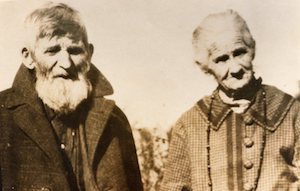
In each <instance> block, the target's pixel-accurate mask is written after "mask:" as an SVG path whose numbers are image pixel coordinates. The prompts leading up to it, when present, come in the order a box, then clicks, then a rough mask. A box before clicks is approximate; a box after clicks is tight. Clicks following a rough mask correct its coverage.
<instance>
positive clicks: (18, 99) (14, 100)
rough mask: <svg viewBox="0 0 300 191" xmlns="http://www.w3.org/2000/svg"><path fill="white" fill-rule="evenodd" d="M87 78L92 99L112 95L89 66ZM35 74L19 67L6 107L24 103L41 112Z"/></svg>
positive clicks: (94, 68) (99, 74)
mask: <svg viewBox="0 0 300 191" xmlns="http://www.w3.org/2000/svg"><path fill="white" fill-rule="evenodd" d="M87 75H88V78H89V79H90V82H91V84H92V86H93V92H92V95H91V98H93V97H95V98H96V97H103V96H106V95H111V94H113V88H112V86H111V85H110V83H109V82H108V80H107V79H106V78H105V77H104V76H103V74H102V73H101V72H100V71H99V70H98V69H97V68H96V67H95V66H94V65H93V64H91V69H90V71H89V72H88V74H87ZM35 81H36V78H35V73H34V71H33V70H28V69H27V68H26V67H25V66H24V65H23V64H22V65H21V66H20V68H19V70H18V72H17V74H16V77H15V80H14V82H13V86H12V91H13V92H14V93H13V94H12V96H11V97H8V98H7V100H6V104H5V105H6V107H7V108H12V107H17V106H19V105H23V104H25V103H27V104H29V105H31V106H32V107H33V108H34V109H35V110H36V111H38V112H41V111H43V108H42V107H43V106H42V104H41V103H42V102H41V100H40V99H39V98H38V95H37V92H36V90H35Z"/></svg>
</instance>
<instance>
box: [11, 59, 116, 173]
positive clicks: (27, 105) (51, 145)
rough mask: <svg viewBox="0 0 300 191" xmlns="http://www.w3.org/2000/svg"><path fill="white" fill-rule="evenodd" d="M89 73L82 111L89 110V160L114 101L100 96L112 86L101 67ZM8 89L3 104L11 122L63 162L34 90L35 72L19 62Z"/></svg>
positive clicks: (107, 92)
mask: <svg viewBox="0 0 300 191" xmlns="http://www.w3.org/2000/svg"><path fill="white" fill-rule="evenodd" d="M88 75H89V77H90V80H91V83H92V85H93V93H92V95H91V98H90V99H89V100H90V103H91V104H90V105H89V107H88V108H86V111H82V113H84V112H88V113H89V114H88V117H87V119H86V122H85V123H86V125H85V126H86V128H87V131H88V133H87V145H88V146H89V152H88V153H89V156H92V157H90V160H93V156H94V154H95V150H96V146H97V144H95V143H98V140H99V138H100V136H101V134H102V131H103V129H104V126H105V124H106V121H107V119H108V117H109V114H110V112H111V111H112V110H113V108H114V102H113V101H110V100H109V101H106V99H104V98H103V96H104V95H109V94H112V92H113V90H112V87H111V85H110V84H109V82H108V81H107V80H106V79H105V77H104V76H103V75H102V74H101V73H100V71H99V70H97V69H96V67H95V66H93V65H92V66H91V70H90V71H89V74H88ZM11 91H13V92H12V93H10V96H7V98H6V102H5V104H6V106H5V107H6V108H8V109H10V110H12V111H13V120H14V122H15V123H16V124H17V125H18V127H20V128H21V129H22V130H23V131H24V132H25V133H26V134H27V135H28V136H29V137H30V138H31V139H32V140H34V141H35V142H36V143H37V145H39V146H40V147H41V148H42V150H43V151H44V152H45V153H46V155H47V156H48V157H49V158H51V159H53V161H55V163H56V164H57V165H58V166H61V168H62V166H63V164H62V160H61V156H60V152H59V150H58V149H59V148H58V147H57V142H56V138H55V134H54V132H53V128H52V127H51V123H49V119H48V118H47V117H46V115H45V114H46V113H45V110H44V109H45V108H44V107H43V104H42V101H41V100H40V99H39V98H38V96H37V93H36V91H35V77H34V73H33V72H32V71H30V70H28V69H27V68H26V67H25V66H23V65H22V66H21V67H20V69H19V71H18V73H17V75H16V77H15V80H14V83H13V87H12V89H11ZM94 98H95V99H94ZM95 124H97V125H95ZM62 169H63V168H62Z"/></svg>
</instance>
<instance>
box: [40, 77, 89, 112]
mask: <svg viewBox="0 0 300 191" xmlns="http://www.w3.org/2000/svg"><path fill="white" fill-rule="evenodd" d="M37 73H38V72H37ZM35 88H36V91H37V93H38V96H39V97H40V98H41V99H42V101H43V103H44V104H46V105H47V106H49V107H50V108H51V109H53V110H54V111H55V112H57V113H58V114H69V113H71V112H73V111H75V109H76V108H77V106H78V105H79V104H80V103H81V102H82V101H83V100H85V99H87V98H88V96H89V94H90V92H91V91H92V85H91V83H90V81H89V80H88V79H87V78H86V77H85V76H84V75H83V74H81V73H79V74H78V80H71V79H64V78H53V79H52V78H51V79H48V78H47V77H45V76H43V75H38V74H37V81H36V87H35Z"/></svg>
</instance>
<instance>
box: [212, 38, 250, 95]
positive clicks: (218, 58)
mask: <svg viewBox="0 0 300 191" xmlns="http://www.w3.org/2000/svg"><path fill="white" fill-rule="evenodd" d="M253 51H254V50H253V49H250V48H249V47H247V46H246V45H245V43H244V42H243V41H242V40H241V39H239V38H225V39H222V40H220V41H219V43H214V47H213V48H212V49H211V52H210V53H211V55H210V57H209V64H208V68H209V72H210V73H212V74H213V75H214V76H215V78H216V80H217V81H218V83H219V84H220V85H221V86H223V87H224V88H225V89H228V90H238V89H240V88H243V87H244V86H245V85H247V84H248V83H249V82H250V80H251V79H252V77H253V68H252V59H253Z"/></svg>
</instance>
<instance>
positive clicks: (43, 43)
mask: <svg viewBox="0 0 300 191" xmlns="http://www.w3.org/2000/svg"><path fill="white" fill-rule="evenodd" d="M36 43H37V46H39V47H48V46H55V45H57V44H62V45H66V46H68V45H74V46H75V45H76V46H82V45H83V44H84V43H83V41H82V38H79V36H78V35H75V36H74V35H73V34H70V33H67V34H65V35H63V36H57V35H56V36H45V37H42V38H39V39H38V40H37V42H36Z"/></svg>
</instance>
